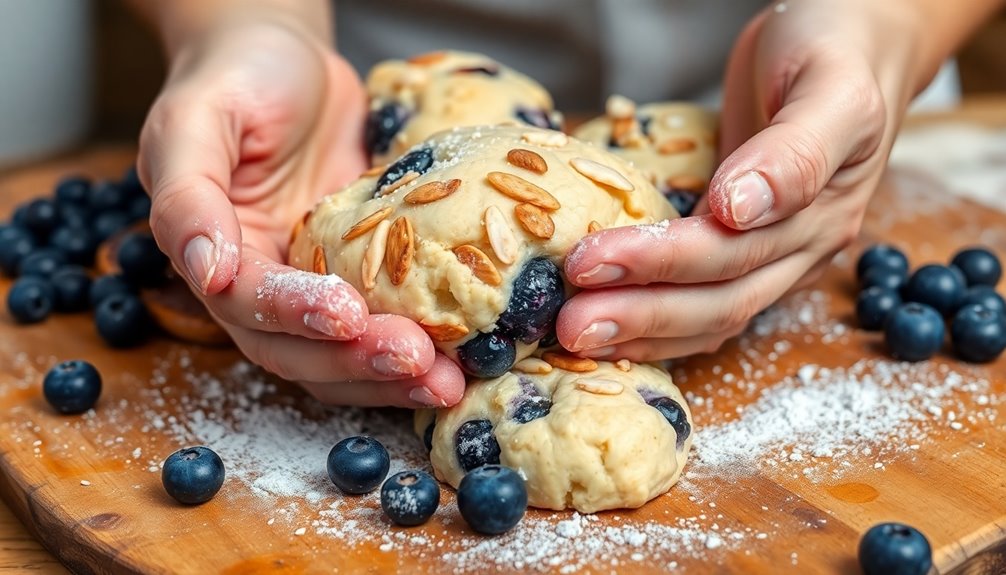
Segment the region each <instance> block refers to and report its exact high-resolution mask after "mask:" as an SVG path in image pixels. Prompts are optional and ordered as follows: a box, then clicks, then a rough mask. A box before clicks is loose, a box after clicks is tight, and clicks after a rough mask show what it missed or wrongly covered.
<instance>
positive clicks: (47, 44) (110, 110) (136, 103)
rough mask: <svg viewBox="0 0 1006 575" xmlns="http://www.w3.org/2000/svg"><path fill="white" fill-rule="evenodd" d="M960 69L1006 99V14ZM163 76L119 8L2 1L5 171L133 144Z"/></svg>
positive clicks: (145, 31)
mask: <svg viewBox="0 0 1006 575" xmlns="http://www.w3.org/2000/svg"><path fill="white" fill-rule="evenodd" d="M43 29H47V30H49V32H47V33H45V34H39V33H38V31H39V30H43ZM958 69H959V72H960V80H961V85H962V88H963V92H964V95H965V97H966V98H967V97H969V96H974V95H981V94H989V93H1002V94H1006V11H1004V12H1003V13H1002V14H1000V15H999V16H998V17H997V18H996V19H995V20H993V21H992V22H990V23H989V24H988V25H987V26H985V28H984V29H983V30H982V31H981V32H980V33H979V34H977V35H976V36H975V37H974V38H973V39H972V40H971V41H970V42H969V44H968V45H967V46H965V47H964V48H963V50H962V51H961V52H960V54H959V57H958ZM11 70H13V71H14V72H13V73H12V72H11ZM39 70H45V73H44V74H39V73H38V72H39ZM164 71H165V70H164V64H163V60H162V56H161V52H160V48H159V45H158V42H157V38H156V36H155V35H154V34H153V32H152V30H150V29H149V28H148V27H147V26H146V25H145V24H144V23H143V22H141V21H140V20H138V19H137V18H136V16H135V15H134V14H133V13H132V12H130V11H129V10H128V9H127V8H126V6H125V5H124V3H123V2H121V1H120V0H43V1H38V0H33V1H24V0H0V86H2V88H0V169H3V167H4V166H5V165H6V166H8V167H9V166H10V165H11V164H12V163H14V162H18V161H20V160H23V159H26V158H31V157H44V156H45V155H46V154H49V153H52V152H53V151H57V150H65V149H69V148H72V147H73V146H75V145H79V144H80V143H83V142H122V141H132V140H135V139H136V136H137V134H138V133H139V129H140V127H141V126H142V124H143V119H144V116H145V114H146V110H147V108H148V107H149V106H150V103H151V102H152V101H153V98H154V97H155V96H156V94H157V91H158V88H159V86H160V84H161V81H162V79H163V77H164ZM29 78H30V79H31V81H32V82H40V84H37V85H35V86H32V87H30V86H29V82H28V79H29ZM40 79H41V80H40ZM10 110H18V112H16V113H11V112H10Z"/></svg>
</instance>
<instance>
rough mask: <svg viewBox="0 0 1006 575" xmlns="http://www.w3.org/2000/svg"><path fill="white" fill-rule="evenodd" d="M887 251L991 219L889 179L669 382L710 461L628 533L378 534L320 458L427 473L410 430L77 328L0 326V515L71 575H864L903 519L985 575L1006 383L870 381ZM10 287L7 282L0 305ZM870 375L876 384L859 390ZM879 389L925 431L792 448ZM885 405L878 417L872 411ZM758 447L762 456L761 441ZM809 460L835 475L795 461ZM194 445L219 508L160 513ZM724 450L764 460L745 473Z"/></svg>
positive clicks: (225, 361) (932, 377) (194, 350)
mask: <svg viewBox="0 0 1006 575" xmlns="http://www.w3.org/2000/svg"><path fill="white" fill-rule="evenodd" d="M129 159H130V151H129V150H121V149H104V150H94V151H91V152H88V153H85V154H82V155H78V156H75V157H72V158H68V159H65V160H61V161H57V162H52V163H49V164H46V165H44V166H41V167H37V168H34V169H29V170H24V171H20V172H14V173H11V174H9V175H8V176H6V177H4V178H2V179H0V190H2V191H3V195H2V198H0V210H2V211H3V212H4V213H7V212H8V211H9V209H10V207H11V206H12V205H13V204H14V203H16V202H17V201H19V200H20V199H23V198H26V197H30V196H32V195H35V194H38V193H46V192H48V190H50V189H51V188H52V184H53V183H54V182H55V181H56V179H57V178H58V177H59V176H61V175H63V174H66V173H68V172H76V171H83V172H86V173H89V174H91V175H93V176H106V177H108V176H114V175H117V174H119V173H121V169H122V168H123V167H124V166H125V165H126V164H127V163H128V161H129ZM879 240H890V241H893V242H894V243H896V244H898V245H899V246H901V247H903V248H905V249H906V250H907V251H908V252H909V254H910V257H911V259H912V261H913V263H915V264H920V263H924V262H926V261H946V260H947V258H948V257H949V256H950V255H951V254H952V253H953V252H954V251H955V250H956V249H957V248H958V247H960V246H961V245H963V244H966V243H974V242H977V241H981V242H983V243H986V244H988V245H991V246H992V247H993V248H994V249H996V250H997V251H998V252H999V253H1000V254H1004V255H1006V215H1004V214H1001V213H996V212H992V211H990V210H987V209H981V208H979V207H977V206H976V205H974V204H971V203H968V202H966V201H963V200H958V199H955V198H952V197H948V196H947V195H946V193H945V192H944V191H943V190H942V189H941V188H940V187H939V186H937V185H935V184H934V183H933V182H932V181H930V180H927V179H925V178H922V177H920V176H918V175H914V174H909V173H897V172H895V173H892V174H891V175H890V177H889V178H888V179H887V181H886V182H885V184H884V186H883V189H882V190H881V191H880V192H879V193H878V195H877V198H876V199H875V201H874V203H873V204H872V205H871V207H870V210H869V214H868V217H867V221H866V224H865V227H864V232H863V234H862V239H861V241H860V242H859V243H858V245H857V246H854V247H853V248H852V249H850V250H849V251H848V252H847V253H845V254H843V255H842V256H840V257H839V258H838V259H837V260H836V264H835V265H834V266H832V267H831V268H830V269H829V271H828V272H827V275H826V277H825V278H824V279H823V280H822V281H821V282H820V283H819V284H818V285H816V286H815V287H814V288H813V289H812V290H808V291H804V292H801V293H797V294H794V295H793V296H791V297H789V298H787V299H786V300H784V301H783V302H781V303H780V305H779V307H778V308H777V309H776V310H775V311H772V312H769V313H768V314H766V316H765V317H763V318H761V319H760V320H759V322H756V324H755V326H754V327H753V328H752V330H751V331H749V333H748V334H746V335H745V336H743V337H742V338H740V339H739V340H738V341H737V342H734V343H732V344H730V345H728V346H726V348H724V349H723V350H721V351H720V352H719V353H717V354H715V355H710V356H703V357H697V358H693V359H692V360H689V361H687V362H684V363H681V364H679V365H677V366H675V368H674V374H675V378H676V379H677V381H678V382H679V384H680V385H681V387H682V389H683V390H684V391H685V392H686V393H688V395H689V400H690V401H691V403H692V406H693V412H694V415H695V424H696V425H695V430H696V431H695V433H696V442H697V444H698V445H699V451H700V453H703V454H704V455H703V460H699V459H694V460H693V461H692V462H691V463H690V464H689V465H690V467H689V473H688V474H686V477H685V480H684V481H683V483H682V484H680V485H679V486H677V487H675V488H674V489H672V491H671V492H670V493H669V494H668V495H667V496H664V497H660V498H658V499H657V500H655V501H653V502H651V503H650V504H648V505H647V506H645V507H644V508H642V509H639V510H635V511H628V512H611V513H602V514H599V515H597V516H593V517H580V516H578V515H574V514H568V513H552V512H540V511H531V512H529V514H528V516H527V517H526V518H525V521H524V523H523V524H522V526H521V527H520V528H518V529H517V530H516V531H515V532H514V533H513V534H510V535H507V536H503V537H500V538H495V539H493V538H484V537H480V536H476V535H473V534H472V533H471V532H469V531H468V530H467V529H466V528H465V526H464V523H463V521H462V520H461V519H460V517H459V516H458V513H457V510H456V507H454V505H453V497H452V495H451V492H450V490H449V489H444V490H443V495H444V498H443V505H442V508H441V511H440V512H438V514H437V515H436V516H435V517H434V519H433V520H432V521H431V523H429V524H428V525H426V526H423V527H420V528H415V529H408V530H405V529H399V528H394V527H391V526H390V525H389V524H388V523H387V522H386V521H385V520H384V519H383V518H382V517H381V515H380V513H379V506H378V503H377V500H376V498H375V497H373V496H370V497H365V498H362V499H361V498H354V499H346V498H344V497H342V496H340V495H339V494H338V493H337V491H336V490H335V488H334V487H332V486H331V485H330V484H327V479H326V478H325V476H324V464H325V459H324V458H325V455H326V452H327V447H328V446H331V445H332V444H334V443H335V442H336V441H338V440H339V439H341V437H340V434H341V433H346V432H352V431H359V430H364V431H367V432H369V433H375V434H376V435H377V436H378V437H381V438H382V439H383V440H385V441H386V442H387V443H388V444H389V445H390V446H392V447H393V455H394V456H396V457H397V458H398V459H399V460H400V461H401V462H404V464H405V465H423V464H424V463H423V462H422V461H421V457H422V454H423V453H422V448H421V447H420V443H419V442H418V440H415V439H412V438H411V436H410V432H409V430H408V429H407V428H408V422H409V419H408V415H407V414H404V413H401V412H395V411H356V410H336V411H325V410H323V409H320V408H319V406H317V405H316V404H314V403H313V402H312V401H311V400H309V399H308V398H305V397H304V396H303V394H301V393H300V392H299V391H298V390H297V389H296V388H295V387H294V386H292V385H289V384H285V383H283V382H279V381H276V380H274V379H271V378H269V377H268V376H265V375H264V374H261V373H259V372H257V371H256V370H254V369H251V368H249V367H248V366H247V364H244V363H242V362H241V361H240V357H239V355H238V354H237V352H236V351H234V350H231V349H211V348H200V347H197V346H186V345H181V344H178V343H176V342H172V341H170V340H168V339H164V338H161V339H158V340H156V341H153V342H151V343H148V344H146V345H144V346H142V347H140V348H138V349H134V350H129V351H113V350H110V349H108V348H106V347H105V346H103V345H102V344H101V342H100V341H99V339H98V337H97V335H96V334H95V332H94V329H93V326H92V325H91V321H90V317H89V316H88V315H87V314H79V315H73V316H62V317H53V318H51V319H49V320H48V321H47V322H46V323H43V324H41V325H36V326H30V327H20V326H15V325H13V324H12V322H11V321H10V320H9V318H7V317H6V316H5V315H3V316H0V495H2V496H3V499H4V500H5V501H6V502H7V504H8V505H10V506H11V508H12V509H13V510H14V512H15V513H16V514H17V515H18V517H20V519H21V520H22V521H23V522H24V523H25V524H26V525H27V526H28V528H29V529H30V530H31V531H32V533H33V534H34V535H35V536H36V537H38V538H39V539H40V540H41V541H42V542H43V543H44V544H45V545H46V547H47V548H49V549H50V550H51V551H52V552H53V553H54V554H55V555H57V556H58V557H59V558H60V560H61V561H62V562H63V563H64V564H66V565H67V566H68V567H70V568H71V570H74V571H77V572H80V573H137V572H143V573H225V574H232V573H266V572H269V573H390V572H413V573H416V572H425V573H443V572H475V571H479V572H481V571H487V570H496V571H498V572H504V573H508V572H513V573H518V572H526V571H528V570H540V571H549V572H556V573H560V572H585V573H594V572H597V573H600V572H604V573H608V572H617V573H645V572H656V571H667V570H674V569H679V570H682V571H685V572H694V573H721V572H722V573H727V572H743V573H782V572H793V573H857V572H858V567H857V566H856V559H855V549H856V545H857V543H858V539H859V536H860V534H861V533H862V532H863V531H864V530H865V529H866V528H868V527H869V526H870V525H872V524H874V523H876V522H879V521H884V520H895V519H896V520H901V521H905V522H907V523H910V524H912V525H915V526H917V527H918V528H920V529H921V530H922V531H923V532H925V533H926V534H927V535H928V537H929V538H930V540H931V541H932V543H933V546H934V549H935V559H936V565H937V568H938V570H939V572H941V573H948V572H951V571H953V570H955V569H956V570H959V571H960V572H963V571H964V570H967V572H968V573H993V572H994V573H1001V572H1003V571H1004V570H1006V567H1004V565H1006V560H1004V559H1003V556H1004V555H1006V552H1004V551H1003V549H1002V547H1001V546H1002V545H1003V541H1004V539H1006V479H1004V471H1006V427H1004V425H1006V423H1004V422H1006V413H1003V412H1002V410H1001V404H1000V401H1002V400H1006V360H1000V361H998V362H996V363H994V364H991V365H986V366H970V365H966V364H961V363H959V362H957V361H955V360H954V359H953V358H951V357H950V356H949V355H948V354H946V353H944V354H941V355H940V356H938V357H937V358H935V359H934V360H933V361H930V362H926V363H924V364H920V365H917V366H913V367H908V366H899V365H897V364H892V363H890V362H887V361H885V360H884V355H883V349H882V346H881V345H879V341H880V340H879V339H878V336H877V335H876V334H866V333H863V332H860V331H858V330H855V328H854V325H855V322H854V320H853V319H852V309H853V297H854V285H853V280H852V277H851V274H850V266H851V265H852V263H853V261H854V256H855V255H856V254H858V252H859V250H861V249H862V247H863V246H864V245H867V244H869V243H873V242H875V241H879ZM8 286H9V282H8V281H6V280H3V281H0V295H3V296H5V294H6V291H7V288H8ZM78 357H80V358H87V359H89V360H90V361H92V362H93V363H94V364H95V365H96V366H97V367H98V369H99V370H100V371H101V373H102V374H103V378H104V381H105V390H104V393H103V396H102V399H101V401H100V403H99V404H98V406H97V408H96V411H95V412H94V413H92V414H88V415H85V416H82V417H69V418H68V417H60V416H57V415H55V414H54V413H53V412H52V411H51V410H49V409H48V408H47V406H46V404H45V402H44V400H43V399H42V397H41V393H40V383H41V378H42V376H43V375H44V373H45V370H46V369H47V368H48V367H49V366H50V365H52V364H53V363H54V362H56V361H58V360H62V359H69V358H78ZM864 362H865V363H864ZM878 370H879V371H880V372H883V373H887V374H888V376H887V378H888V379H889V380H890V381H889V382H888V383H887V384H883V381H881V380H883V379H884V378H883V377H881V376H877V378H874V379H871V378H870V377H869V373H871V372H873V371H878ZM885 370H887V371H885ZM899 378H900V379H899ZM877 381H880V382H881V384H883V385H880V386H879V387H878V388H877V389H879V390H880V392H881V393H888V392H889V393H894V394H895V395H896V397H898V398H903V399H904V401H905V405H913V406H915V407H918V408H920V409H918V410H916V411H918V413H916V414H914V415H912V414H909V416H906V417H908V420H907V422H906V421H900V423H899V420H898V417H900V416H899V412H897V410H895V411H892V412H891V413H888V414H887V415H882V414H881V415H876V416H874V415H871V414H870V411H869V410H868V409H860V407H862V406H858V407H857V406H851V405H841V402H839V403H838V404H836V405H837V408H836V409H839V410H848V411H849V413H851V414H858V416H857V417H860V418H861V419H860V420H850V421H845V422H843V423H841V426H842V427H843V428H845V427H848V429H859V430H863V429H866V430H867V431H869V430H871V429H875V430H877V435H876V436H875V437H871V436H869V435H860V436H855V437H850V438H849V439H848V441H847V442H846V443H844V444H839V443H835V442H832V443H828V441H827V439H828V438H829V437H831V436H833V435H834V433H835V426H834V425H832V423H833V422H832V419H831V418H830V417H829V416H828V414H824V415H822V416H821V417H823V420H822V421H825V422H829V423H828V425H829V427H827V428H825V427H821V429H820V433H818V434H813V433H812V434H810V435H807V434H806V433H805V432H806V429H807V425H805V424H806V423H807V418H810V417H811V415H810V414H811V413H813V405H810V404H807V403H806V402H807V400H808V398H810V399H811V400H813V399H814V398H821V397H825V396H824V395H822V394H827V393H828V392H829V391H828V390H830V389H832V388H834V389H835V390H836V393H839V392H840V391H841V390H842V389H845V392H844V393H846V394H847V395H848V396H849V397H851V398H853V400H855V401H858V400H865V399H870V398H871V397H872V396H869V395H868V394H864V393H861V391H860V388H859V387H858V386H860V385H862V386H864V387H863V389H873V388H872V387H870V386H871V385H874V384H876V383H877ZM892 382H893V383H892ZM913 384H914V387H913ZM843 385H844V386H845V387H844V388H843V387H842V386H843ZM850 385H851V386H853V387H851V388H850V387H849V386H850ZM885 385H886V387H885ZM801 389H815V390H816V392H815V393H816V394H817V395H814V394H810V395H806V394H805V395H800V393H801V392H800V390H801ZM885 390H886V391H885ZM930 390H931V391H932V392H931V393H930V395H935V396H936V397H930V396H929V395H927V393H929V391H930ZM850 394H851V395H850ZM899 394H900V395H899ZM873 399H876V398H873ZM801 401H802V402H804V403H801ZM891 405H892V404H891V402H890V398H889V397H888V399H887V400H886V402H885V400H883V398H881V400H878V402H877V409H878V410H879V409H881V408H884V409H888V410H890V409H891ZM933 408H937V409H938V410H939V411H940V413H939V416H937V415H935V414H934V411H935V410H934V409H933ZM802 409H807V410H809V411H808V415H807V417H806V418H804V417H801V413H799V410H802ZM927 410H928V411H927ZM950 410H955V415H954V416H953V417H952V418H951V417H950V416H949V414H948V413H947V412H948V411H950ZM787 411H789V414H788V415H787V414H786V412H787ZM780 413H781V414H782V415H781V416H780ZM864 414H865V415H864ZM759 417H764V418H765V419H764V421H763V423H764V425H765V426H773V425H776V424H777V423H778V422H779V421H783V420H785V421H784V423H785V424H786V425H789V426H796V428H799V429H803V430H804V435H803V436H801V437H802V438H803V439H801V441H800V442H797V441H789V442H787V441H782V442H778V441H777V440H778V437H776V438H775V443H772V438H771V433H770V431H771V428H770V427H769V428H764V427H760V426H759V423H758V418H759ZM780 417H781V419H780ZM912 417H916V418H917V420H913V419H912ZM772 418H776V419H772ZM864 422H866V423H865V424H864ZM870 422H873V424H871V423H870ZM885 426H886V427H885ZM765 429H769V432H766V433H768V435H767V436H766V437H768V439H764V437H763V438H762V439H761V440H760V439H758V437H762V436H761V435H759V434H760V433H762V432H763V431H764V430H765ZM810 429H813V426H811V427H810ZM704 430H706V431H707V432H708V433H707V437H708V438H709V439H708V440H707V447H706V448H703V447H702V441H703V439H702V438H703V433H704ZM885 430H886V431H885ZM755 436H757V437H755ZM808 441H809V442H810V445H811V446H818V447H820V446H821V445H824V447H827V448H828V449H832V448H836V449H838V451H837V452H829V451H828V450H824V451H823V452H820V453H811V452H810V451H809V450H808V449H807V447H808V445H807V444H806V442H808ZM196 442H205V443H207V444H208V445H210V446H211V447H219V448H221V449H220V450H221V451H222V452H223V453H222V454H223V455H224V456H225V464H226V465H227V466H228V469H229V472H230V473H229V478H228V481H227V482H226V483H225V486H224V489H223V490H222V491H221V493H220V494H219V495H218V496H217V497H216V498H215V499H214V500H213V501H211V502H210V503H208V504H205V505H203V506H200V507H195V508H185V507H181V506H179V505H177V504H175V503H174V502H173V501H172V500H170V499H169V498H168V497H167V496H166V495H165V494H164V492H163V490H162V488H161V486H160V475H159V472H158V469H157V466H158V464H159V462H160V461H162V460H163V459H164V458H165V457H166V456H167V455H169V454H170V453H171V452H173V451H174V450H176V449H178V448H179V447H182V446H184V445H186V444H190V443H196ZM731 442H735V443H734V447H737V448H744V447H745V446H746V445H751V446H753V449H754V448H756V449H757V450H758V452H752V453H750V454H747V455H745V454H744V453H737V452H738V451H739V450H740V451H743V449H733V450H731ZM702 449H706V451H704V452H703V451H702ZM867 449H868V451H867ZM836 453H838V454H836ZM227 454H230V456H229V457H228V455H227ZM706 459H708V461H706ZM284 466H286V467H288V469H285V468H284ZM305 469H306V470H308V471H304V470H305ZM312 470H313V471H312ZM996 546H1000V547H999V550H998V553H996Z"/></svg>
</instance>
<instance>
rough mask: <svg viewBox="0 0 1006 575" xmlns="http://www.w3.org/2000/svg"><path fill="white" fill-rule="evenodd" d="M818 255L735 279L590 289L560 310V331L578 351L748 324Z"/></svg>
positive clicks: (786, 261)
mask: <svg viewBox="0 0 1006 575" xmlns="http://www.w3.org/2000/svg"><path fill="white" fill-rule="evenodd" d="M813 265H814V257H813V256H811V255H810V254H808V253H804V252H797V253H796V254H793V255H792V256H790V257H787V258H784V259H782V260H779V261H778V262H775V263H772V264H769V265H767V266H764V267H761V268H759V269H757V270H755V271H753V272H751V273H750V274H748V275H746V276H744V277H742V278H740V279H737V280H733V281H726V282H719V283H712V284H689V285H675V284H657V285H652V286H648V287H636V286H629V287H617V288H610V289H604V290H586V291H583V292H580V293H578V294H576V295H575V296H573V298H571V299H570V300H569V301H568V302H566V303H565V304H564V305H563V307H562V309H561V310H560V311H559V317H558V319H557V322H556V333H557V335H558V337H559V341H560V342H561V343H562V345H563V347H565V348H566V349H569V350H570V351H574V352H581V351H583V350H587V349H595V348H598V347H604V346H610V345H615V344H618V343H622V342H626V341H632V340H635V339H640V338H666V337H675V338H681V337H692V336H700V335H703V334H709V333H720V332H725V331H730V330H732V329H735V328H736V327H737V326H742V325H746V324H747V322H748V321H749V320H750V319H751V318H752V317H754V316H755V314H757V313H758V312H760V311H761V310H763V309H765V308H767V307H768V306H769V305H771V304H772V303H774V302H775V301H776V300H777V299H779V298H780V297H781V296H782V295H783V294H784V293H785V292H786V290H787V289H789V287H790V286H791V285H793V283H794V282H796V281H797V280H798V279H799V278H800V277H801V276H802V275H803V274H804V273H805V272H806V270H807V269H809V268H811V267H812V266H813Z"/></svg>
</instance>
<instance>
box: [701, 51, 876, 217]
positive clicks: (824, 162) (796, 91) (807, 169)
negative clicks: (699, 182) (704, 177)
mask: <svg viewBox="0 0 1006 575" xmlns="http://www.w3.org/2000/svg"><path fill="white" fill-rule="evenodd" d="M773 57H776V58H778V60H780V61H783V62H787V63H791V62H792V60H791V58H789V57H788V56H782V55H778V56H773V55H768V56H766V58H769V59H771V58H773ZM791 67H792V66H791ZM796 70H797V71H796V72H792V71H790V70H789V69H788V68H787V69H786V70H785V71H783V72H780V73H779V74H762V76H764V77H766V78H767V79H766V80H764V81H765V82H767V83H770V84H772V85H767V86H762V87H761V93H766V94H768V96H767V98H766V100H767V102H769V103H768V105H769V106H772V105H773V104H772V102H775V101H778V102H780V107H779V109H778V111H773V110H771V109H769V112H770V114H771V120H770V122H769V125H768V127H766V128H765V129H764V130H762V131H760V132H758V133H757V134H754V135H753V136H752V137H751V138H750V139H748V140H747V141H745V142H744V143H743V144H741V145H740V146H739V147H737V149H736V150H734V151H733V152H732V153H731V154H730V156H729V157H727V158H726V159H725V160H724V161H723V163H722V164H721V165H720V167H719V169H718V170H717V171H716V174H715V175H714V176H713V178H712V181H711V182H710V186H709V193H708V198H709V207H710V210H711V211H712V213H713V214H715V215H716V217H717V218H718V219H719V220H720V221H721V222H723V224H725V225H727V226H729V227H731V228H734V229H739V230H744V229H750V228H753V227H759V226H764V225H767V224H770V223H773V222H777V221H779V220H781V219H783V218H786V217H788V216H790V215H792V214H794V213H796V212H798V211H800V210H801V209H803V208H805V207H806V206H808V205H810V203H811V202H813V201H814V199H815V198H816V197H817V194H818V193H819V192H820V191H821V190H822V189H823V188H824V186H825V184H827V183H828V181H829V180H831V178H832V176H834V174H835V172H836V171H837V170H838V169H839V168H841V167H843V166H847V165H851V164H855V163H857V162H859V161H861V160H863V159H865V158H867V157H868V156H869V155H870V154H872V153H873V152H874V151H876V149H877V147H878V146H879V145H880V142H881V137H882V135H883V126H884V122H885V112H884V104H883V99H882V97H881V95H880V92H879V89H878V88H877V86H876V83H875V81H873V75H872V73H871V72H870V70H869V68H868V66H866V64H864V63H860V62H856V61H846V60H845V59H843V57H842V55H841V54H829V53H827V52H825V51H823V50H821V51H818V52H817V53H815V54H813V55H811V56H808V57H807V58H806V60H805V61H804V62H802V63H800V64H799V65H798V66H796ZM787 74H789V75H787ZM836 78H841V79H842V80H843V81H840V82H836V81H835V80H836Z"/></svg>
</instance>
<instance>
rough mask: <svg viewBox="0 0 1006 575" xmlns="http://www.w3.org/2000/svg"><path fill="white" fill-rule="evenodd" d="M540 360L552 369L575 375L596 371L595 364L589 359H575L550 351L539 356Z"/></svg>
mask: <svg viewBox="0 0 1006 575" xmlns="http://www.w3.org/2000/svg"><path fill="white" fill-rule="evenodd" d="M541 358H542V359H543V360H545V361H546V362H548V364H549V365H551V366H552V367H556V368H559V369H565V370H566V371H575V372H577V373H586V372H588V371H594V370H595V369H597V362H596V361H594V360H592V359H590V358H589V357H575V356H572V355H565V354H561V353H555V352H552V351H546V352H545V353H543V354H541Z"/></svg>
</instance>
